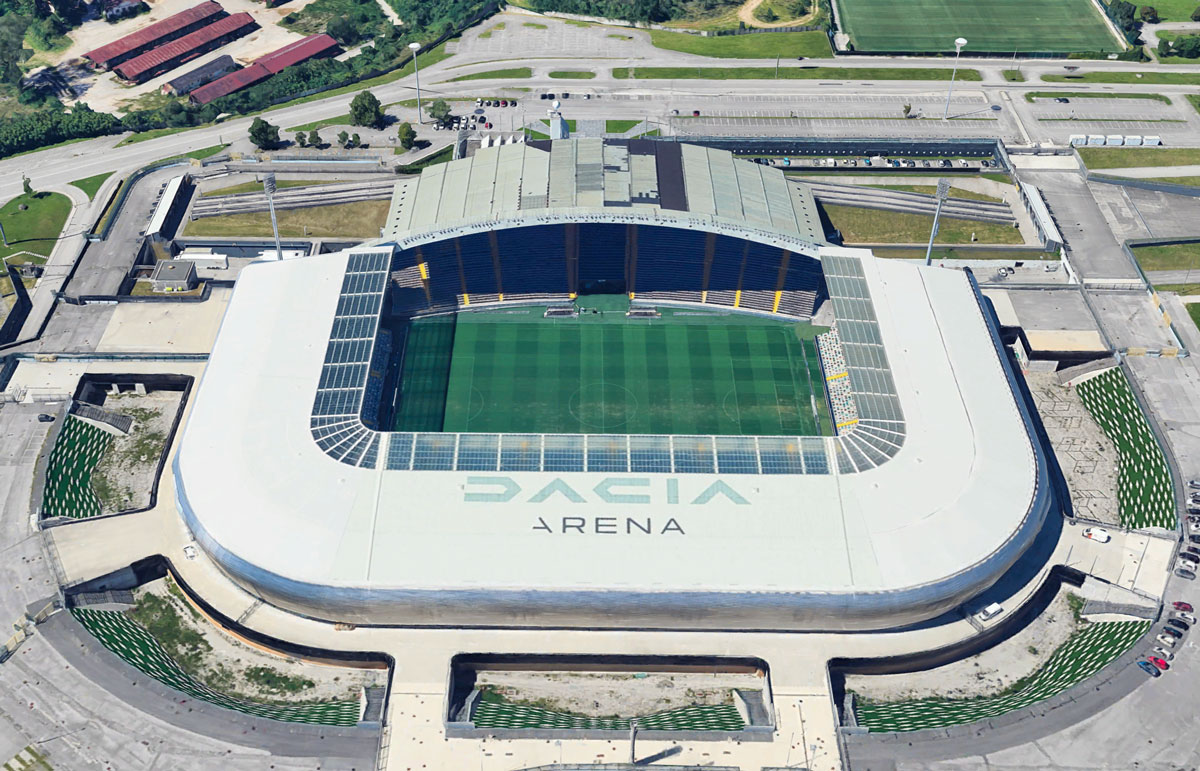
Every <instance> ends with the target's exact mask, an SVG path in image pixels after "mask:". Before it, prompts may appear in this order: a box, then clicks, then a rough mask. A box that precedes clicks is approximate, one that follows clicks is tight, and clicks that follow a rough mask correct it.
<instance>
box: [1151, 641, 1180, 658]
mask: <svg viewBox="0 0 1200 771" xmlns="http://www.w3.org/2000/svg"><path fill="white" fill-rule="evenodd" d="M1150 652H1151V653H1153V654H1154V655H1155V656H1158V657H1159V658H1160V659H1165V660H1167V661H1172V660H1173V659H1174V658H1175V654H1174V653H1172V652H1171V651H1169V650H1167V649H1166V648H1164V647H1162V646H1161V645H1155V646H1154V648H1153V649H1152V650H1151V651H1150Z"/></svg>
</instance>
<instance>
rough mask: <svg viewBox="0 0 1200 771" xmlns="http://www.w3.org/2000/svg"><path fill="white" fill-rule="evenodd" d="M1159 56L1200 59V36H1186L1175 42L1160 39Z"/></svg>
mask: <svg viewBox="0 0 1200 771" xmlns="http://www.w3.org/2000/svg"><path fill="white" fill-rule="evenodd" d="M1158 55H1159V56H1162V57H1166V56H1181V57H1183V58H1184V59H1200V35H1184V36H1183V37H1180V38H1177V39H1176V40H1175V41H1174V42H1171V41H1168V40H1162V39H1160V40H1159V41H1158Z"/></svg>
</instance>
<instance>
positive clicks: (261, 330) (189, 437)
mask: <svg viewBox="0 0 1200 771" xmlns="http://www.w3.org/2000/svg"><path fill="white" fill-rule="evenodd" d="M173 471H174V480H175V488H176V489H175V492H176V499H177V504H178V508H179V511H180V512H181V515H182V517H183V519H184V521H185V523H186V525H187V527H188V529H189V530H190V531H191V533H192V534H193V536H194V538H195V539H196V541H197V543H198V544H199V545H200V546H201V547H202V548H203V549H204V550H205V551H206V552H207V553H208V554H209V555H210V556H211V557H212V558H213V559H214V560H215V562H216V563H217V564H218V565H219V566H220V567H221V569H222V570H223V571H225V572H226V573H227V574H228V575H229V577H230V578H231V579H232V580H234V581H235V582H237V583H238V584H239V585H241V586H242V587H244V588H245V589H246V590H247V591H249V592H251V593H253V594H254V595H256V596H258V597H260V598H262V599H263V600H265V601H266V602H269V603H272V604H274V605H277V606H279V607H282V608H284V609H287V610H290V611H293V612H295V613H298V614H301V615H304V616H309V617H315V618H319V619H324V620H329V621H334V622H342V623H353V624H381V625H453V626H509V627H581V628H629V629H633V628H637V629H732V628H738V629H773V630H829V631H836V630H869V629H893V628H897V627H902V626H906V625H911V624H914V623H918V622H921V621H924V620H927V619H930V618H933V617H935V616H938V615H939V614H942V613H945V612H947V611H950V610H953V609H954V608H956V607H959V606H961V605H963V604H964V603H968V602H969V601H970V600H971V599H972V598H974V597H975V596H977V595H978V594H979V593H980V592H982V591H983V590H985V589H986V588H988V587H989V586H991V585H992V584H993V583H995V581H996V580H997V579H998V578H999V577H1000V576H1001V575H1002V574H1003V573H1004V572H1005V571H1006V570H1007V569H1008V568H1009V567H1011V566H1012V565H1013V563H1014V562H1015V561H1016V560H1017V559H1018V558H1019V557H1020V556H1021V555H1022V554H1023V553H1024V551H1025V550H1026V549H1027V548H1028V547H1029V546H1030V544H1031V543H1032V542H1033V540H1034V539H1035V537H1036V536H1037V534H1038V532H1039V530H1040V529H1041V526H1042V524H1043V522H1044V521H1045V519H1046V516H1047V514H1048V513H1049V512H1050V510H1051V508H1052V505H1053V495H1052V493H1051V491H1050V485H1049V483H1048V472H1047V461H1046V456H1045V454H1044V450H1043V448H1042V446H1041V444H1040V442H1039V440H1038V438H1037V433H1036V432H1035V430H1034V424H1033V420H1032V418H1031V415H1030V414H1029V411H1028V409H1027V406H1026V403H1025V400H1024V399H1023V398H1022V397H1021V396H1020V391H1019V389H1018V385H1017V382H1016V380H1015V376H1014V372H1013V371H1012V369H1011V366H1010V364H1009V360H1008V357H1007V355H1006V352H1005V350H1004V349H1003V347H1002V344H1001V342H1000V339H999V334H998V327H997V325H996V322H995V319H994V317H993V315H992V312H991V311H990V309H989V308H988V306H987V304H986V301H985V300H984V299H983V298H982V296H981V295H980V293H979V290H978V287H977V286H976V284H975V282H974V279H973V278H972V276H971V274H970V273H969V272H966V271H954V270H942V269H937V268H926V267H924V266H922V265H917V264H912V263H906V262H901V261H895V260H883V259H877V258H875V257H873V256H872V255H871V253H870V251H869V250H863V249H847V248H843V247H839V246H835V245H831V244H829V243H827V242H826V241H825V237H824V229H823V227H822V224H821V217H820V213H819V210H818V208H817V206H816V203H815V201H814V199H813V196H812V194H811V192H810V191H809V190H808V188H807V187H806V186H805V185H804V184H803V183H802V182H800V181H796V180H793V179H788V178H786V177H785V176H784V175H783V173H782V172H781V171H780V170H778V169H775V168H772V167H769V166H763V165H759V164H754V163H751V162H749V161H746V160H739V159H735V158H734V157H733V156H732V155H731V154H730V153H728V152H726V151H722V150H715V149H711V148H705V147H702V146H698V145H691V144H684V143H677V142H672V141H656V140H600V139H570V140H557V141H553V142H551V141H535V142H529V143H517V144H509V145H503V146H499V147H489V148H483V149H480V150H479V151H478V152H476V153H475V154H474V155H472V156H470V157H467V158H462V159H459V160H455V161H452V162H450V163H447V164H443V165H438V166H433V167H430V168H427V169H425V170H424V172H423V173H422V174H421V176H419V177H414V178H411V179H406V180H404V181H401V182H399V183H398V184H397V186H396V190H395V193H394V196H393V199H392V203H391V209H390V212H389V216H388V219H387V223H386V225H385V227H384V231H383V233H382V234H381V237H380V239H378V240H377V241H372V242H369V243H366V244H362V245H360V246H358V247H356V248H353V249H349V250H347V251H343V252H339V253H335V254H327V255H320V256H316V257H312V258H306V259H296V260H285V261H281V262H272V263H263V264H257V265H253V266H250V267H249V268H248V269H246V270H245V271H244V272H243V274H242V276H241V278H240V279H239V282H238V285H237V288H236V290H235V292H234V293H233V296H232V299H231V301H230V304H229V308H228V310H227V312H226V315H225V318H224V321H223V324H222V327H221V331H220V334H219V336H218V339H217V342H216V345H215V346H214V349H213V352H212V355H211V357H210V360H209V363H208V366H207V368H206V371H205V374H204V377H203V379H202V381H201V383H200V385H199V387H198V392H197V394H196V397H195V400H194V403H193V406H192V408H191V413H190V416H189V418H188V421H187V424H186V426H185V429H184V432H183V435H182V439H181V442H180V444H179V449H178V452H177V454H176V457H175V461H174V467H173Z"/></svg>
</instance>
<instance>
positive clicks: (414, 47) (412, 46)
mask: <svg viewBox="0 0 1200 771" xmlns="http://www.w3.org/2000/svg"><path fill="white" fill-rule="evenodd" d="M408 50H410V51H412V52H413V76H414V77H416V79H417V125H418V126H419V125H420V124H421V123H423V122H424V121H422V120H421V72H420V70H418V69H417V52H418V51H420V50H421V44H420V43H418V42H417V41H415V40H414V41H413V42H411V43H409V44H408Z"/></svg>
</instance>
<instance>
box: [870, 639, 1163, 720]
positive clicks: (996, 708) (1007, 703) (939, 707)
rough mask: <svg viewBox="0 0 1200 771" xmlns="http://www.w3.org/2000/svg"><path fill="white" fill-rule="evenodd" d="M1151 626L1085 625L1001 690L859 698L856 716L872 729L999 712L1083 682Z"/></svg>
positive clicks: (980, 717) (981, 717) (975, 717)
mask: <svg viewBox="0 0 1200 771" xmlns="http://www.w3.org/2000/svg"><path fill="white" fill-rule="evenodd" d="M1149 628H1150V622H1149V621H1109V622H1101V623H1094V624H1087V625H1086V626H1084V627H1083V628H1082V629H1081V630H1080V631H1079V632H1077V633H1076V634H1075V635H1073V636H1072V637H1071V639H1069V640H1067V642H1066V643H1064V644H1063V645H1062V647H1060V648H1059V649H1058V650H1056V651H1055V652H1054V653H1053V654H1052V655H1051V656H1050V658H1049V660H1048V661H1047V662H1046V663H1045V664H1044V665H1043V666H1042V667H1041V668H1040V669H1038V670H1037V671H1036V672H1034V673H1033V674H1032V675H1030V676H1029V677H1026V678H1023V679H1021V680H1018V681H1017V682H1016V683H1014V684H1013V685H1012V686H1010V687H1009V688H1007V689H1005V690H1004V691H1002V692H1000V693H997V694H994V695H991V696H982V697H979V698H977V699H940V698H931V699H914V700H912V701H891V702H876V701H868V700H865V699H861V698H859V699H858V700H857V701H856V704H855V708H854V715H855V718H856V719H857V721H858V724H859V725H860V726H864V727H865V728H867V729H868V730H870V731H872V732H892V731H920V730H923V729H930V728H946V727H949V726H956V725H965V724H967V723H974V722H975V721H977V720H986V719H989V718H995V717H999V716H1001V715H1004V714H1007V713H1009V712H1013V711H1014V710H1018V709H1023V708H1025V707H1028V706H1030V705H1033V704H1037V703H1038V702H1041V701H1045V700H1046V699H1049V698H1050V697H1052V696H1057V695H1058V694H1060V693H1062V692H1063V691H1065V690H1067V689H1068V688H1070V687H1071V686H1073V685H1075V684H1077V683H1080V682H1083V681H1084V680H1086V679H1087V678H1089V677H1091V676H1092V675H1094V674H1096V673H1097V672H1099V671H1100V670H1101V669H1103V668H1104V667H1105V666H1107V665H1108V664H1109V663H1111V662H1112V661H1113V660H1115V659H1116V658H1117V657H1118V656H1120V655H1121V654H1122V653H1124V652H1125V651H1127V650H1129V648H1130V647H1132V646H1133V644H1134V643H1135V642H1137V640H1138V638H1140V637H1141V636H1142V635H1143V634H1145V633H1146V630H1147V629H1149Z"/></svg>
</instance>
